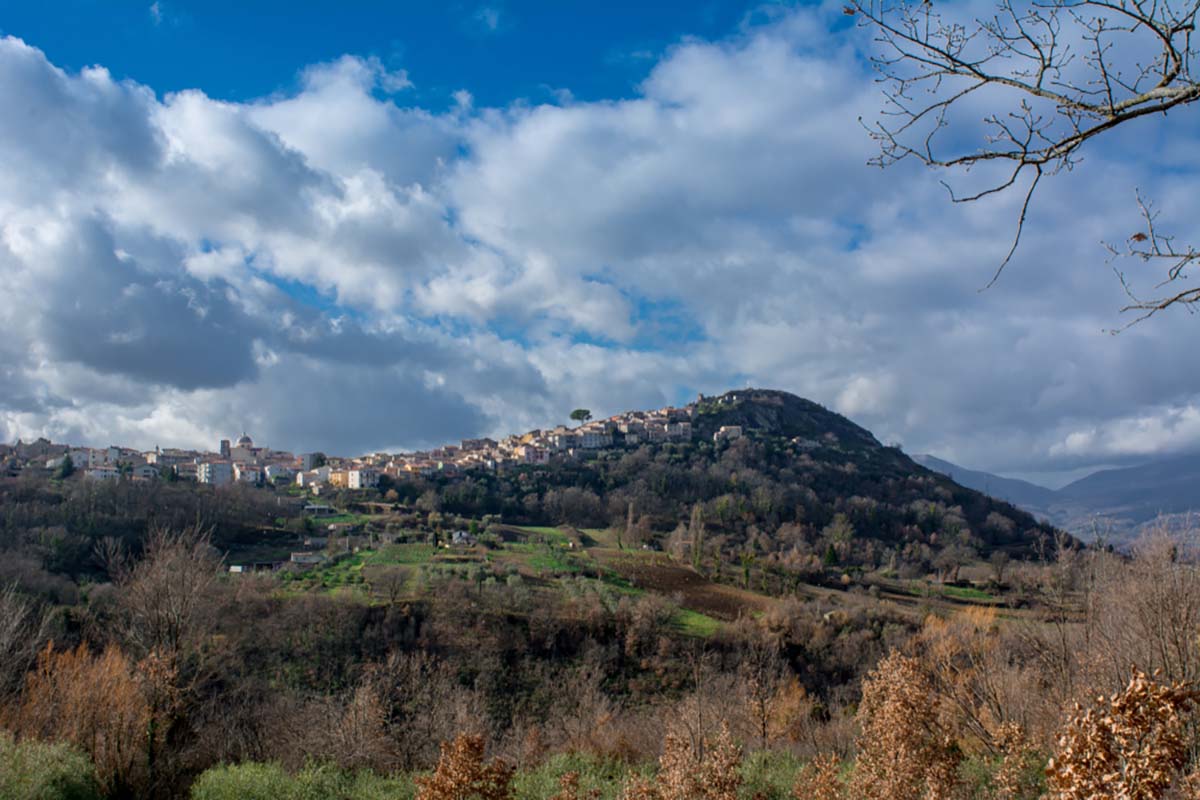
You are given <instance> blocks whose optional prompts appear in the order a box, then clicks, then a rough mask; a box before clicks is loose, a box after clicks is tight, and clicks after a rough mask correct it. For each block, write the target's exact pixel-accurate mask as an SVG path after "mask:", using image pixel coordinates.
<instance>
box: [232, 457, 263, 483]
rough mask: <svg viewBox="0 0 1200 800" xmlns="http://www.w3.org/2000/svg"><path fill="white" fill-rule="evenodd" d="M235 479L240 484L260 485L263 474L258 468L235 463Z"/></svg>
mask: <svg viewBox="0 0 1200 800" xmlns="http://www.w3.org/2000/svg"><path fill="white" fill-rule="evenodd" d="M233 477H234V480H236V481H237V482H238V483H258V482H259V481H260V480H261V479H262V472H261V471H260V470H259V469H258V467H255V466H251V465H249V464H239V463H237V462H234V464H233Z"/></svg>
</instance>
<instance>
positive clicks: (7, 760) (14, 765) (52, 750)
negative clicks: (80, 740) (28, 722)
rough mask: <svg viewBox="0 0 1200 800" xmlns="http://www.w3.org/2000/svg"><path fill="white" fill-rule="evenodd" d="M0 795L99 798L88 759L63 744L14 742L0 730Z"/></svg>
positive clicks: (34, 799)
mask: <svg viewBox="0 0 1200 800" xmlns="http://www.w3.org/2000/svg"><path fill="white" fill-rule="evenodd" d="M0 797H3V798H4V799H5V800H100V798H101V794H100V790H99V787H98V785H97V783H96V780H95V777H94V774H93V771H92V764H91V761H89V760H88V757H87V756H86V755H85V754H84V753H82V752H81V751H79V750H77V749H75V748H73V747H71V746H70V745H67V744H63V743H50V742H42V741H38V740H36V739H32V740H30V739H27V740H23V741H19V742H18V741H16V740H15V739H14V738H13V736H12V735H11V734H9V733H6V732H4V731H2V730H0Z"/></svg>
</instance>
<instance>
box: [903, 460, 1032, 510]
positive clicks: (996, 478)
mask: <svg viewBox="0 0 1200 800" xmlns="http://www.w3.org/2000/svg"><path fill="white" fill-rule="evenodd" d="M912 458H913V461H916V462H917V463H918V464H920V465H921V466H924V467H928V468H929V469H931V470H933V471H935V472H940V473H942V474H943V475H946V476H948V477H950V478H952V479H953V480H955V481H956V482H958V483H961V484H962V485H963V486H967V487H969V488H971V489H975V490H977V491H980V492H983V493H984V494H987V495H991V496H992V497H996V498H999V499H1000V500H1005V501H1007V502H1009V503H1012V504H1013V505H1015V506H1019V507H1021V508H1024V509H1026V510H1030V509H1041V508H1045V507H1046V506H1048V505H1049V504H1050V503H1052V502H1053V500H1054V497H1055V492H1054V490H1053V489H1047V488H1046V487H1045V486H1038V485H1037V484H1035V483H1030V482H1029V481H1023V480H1020V479H1017V478H1005V477H1003V476H1000V475H993V474H992V473H990V472H984V471H982V470H975V469H967V468H966V467H960V466H958V465H957V464H951V463H950V462H949V461H943V460H942V459H940V458H938V457H937V456H932V455H928V454H921V455H915V456H913V457H912Z"/></svg>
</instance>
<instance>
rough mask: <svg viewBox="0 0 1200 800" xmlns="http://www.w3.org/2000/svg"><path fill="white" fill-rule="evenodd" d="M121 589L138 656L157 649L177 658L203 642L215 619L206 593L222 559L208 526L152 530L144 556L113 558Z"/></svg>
mask: <svg viewBox="0 0 1200 800" xmlns="http://www.w3.org/2000/svg"><path fill="white" fill-rule="evenodd" d="M109 569H110V571H111V572H112V573H113V577H114V579H115V582H116V584H117V586H118V589H119V604H120V607H121V611H122V612H123V621H124V633H125V637H126V639H127V641H128V642H129V643H130V644H131V645H132V646H133V647H134V648H135V650H136V651H137V652H138V654H139V655H145V654H149V653H152V652H154V653H158V654H159V655H160V656H161V657H164V658H168V659H170V660H172V661H173V662H176V663H178V661H179V659H180V658H181V657H182V656H184V655H185V654H186V653H187V652H188V651H189V650H192V649H193V648H195V647H196V646H198V644H199V643H200V639H201V638H202V637H203V635H204V633H205V632H206V631H207V630H208V627H209V625H210V624H211V623H212V619H211V618H210V615H209V608H210V606H209V604H208V603H207V599H208V598H207V595H208V592H209V590H210V588H211V587H212V586H213V584H214V583H215V581H216V579H217V575H218V571H219V569H220V560H219V559H218V558H217V557H216V556H215V555H214V553H213V550H212V547H211V546H210V544H209V534H208V531H206V530H204V529H202V528H199V527H190V528H185V529H184V530H181V531H174V530H169V529H166V528H155V529H153V530H151V532H150V534H149V535H148V536H147V538H146V545H145V553H144V556H143V557H142V559H141V560H139V561H137V562H135V563H133V564H129V563H128V562H127V561H120V562H116V561H115V560H114V563H111V564H110V565H109Z"/></svg>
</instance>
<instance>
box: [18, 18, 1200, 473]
mask: <svg viewBox="0 0 1200 800" xmlns="http://www.w3.org/2000/svg"><path fill="white" fill-rule="evenodd" d="M836 11H837V10H836V9H834V13H835V14H836ZM823 13H825V12H822V11H818V10H796V11H788V12H780V13H778V14H775V15H774V16H773V17H772V18H771V19H769V20H767V21H766V22H762V21H759V22H756V23H753V24H751V23H748V24H747V25H746V26H744V27H743V28H741V29H739V30H738V31H734V32H732V33H731V35H730V36H729V37H728V38H726V39H724V40H721V41H714V42H708V41H699V40H688V41H684V42H681V43H679V44H678V45H676V46H674V47H672V48H671V49H669V50H668V51H667V52H665V53H662V54H660V55H659V56H657V59H656V60H653V63H650V64H648V69H647V73H646V76H645V79H644V80H643V82H642V83H641V85H640V87H639V90H638V92H637V94H636V96H634V97H632V98H627V99H621V100H612V101H594V102H580V101H577V100H574V99H570V100H569V101H567V102H560V103H557V104H543V105H530V104H528V103H514V104H512V105H511V106H507V107H500V108H477V107H476V106H475V104H474V102H473V101H472V99H471V97H470V94H469V92H468V90H467V89H469V87H467V89H464V90H463V91H461V92H459V93H457V94H456V95H455V102H454V103H453V104H452V105H451V106H450V107H449V108H448V109H446V110H442V111H437V112H435V111H430V110H428V109H423V108H420V107H417V106H414V105H412V102H411V99H410V97H411V94H412V93H411V92H410V88H411V86H412V80H411V79H410V76H409V75H408V73H406V72H403V71H397V70H394V69H389V68H387V67H385V66H384V65H383V64H382V63H381V62H380V61H378V60H377V59H372V58H359V57H355V56H345V57H342V58H340V59H337V60H334V61H332V62H328V63H323V64H316V65H310V66H308V67H304V68H303V69H302V70H301V71H300V81H299V85H298V88H297V89H296V90H294V91H292V92H288V93H282V94H278V95H273V96H269V97H264V98H260V99H258V100H255V101H251V102H244V103H234V102H228V101H224V100H222V99H220V98H213V97H209V96H207V95H206V94H204V93H203V92H200V91H195V90H193V91H184V92H179V93H175V94H168V95H166V96H163V97H159V96H157V95H156V94H155V93H154V92H153V91H152V89H151V88H150V87H147V86H144V85H141V84H138V83H134V82H129V81H124V82H123V81H116V80H114V79H113V78H112V76H111V75H109V74H108V73H107V72H106V71H105V70H104V69H103V68H99V67H97V68H91V69H88V70H84V71H82V72H79V73H68V72H65V71H63V70H62V69H60V68H58V67H56V66H55V65H53V64H52V63H50V61H49V60H48V59H47V58H46V56H45V55H44V54H43V53H42V52H41V51H39V50H37V49H36V48H34V47H32V46H30V45H28V44H26V43H24V42H21V41H19V40H15V39H11V38H9V39H4V40H0V95H3V96H4V97H5V98H6V99H7V100H9V101H10V102H9V103H8V107H9V108H10V110H12V113H10V114H6V115H5V117H4V119H3V120H0V161H3V163H4V164H5V165H6V169H5V170H3V171H0V280H3V281H4V282H5V285H6V286H8V287H11V290H10V292H9V297H10V302H9V303H7V304H3V305H0V324H3V325H4V326H5V330H6V331H9V332H11V335H10V336H8V337H6V339H5V340H4V341H2V342H0V378H2V379H4V380H5V382H6V386H7V387H8V388H7V391H6V392H4V393H2V394H0V434H3V435H6V436H7V437H9V438H12V437H15V436H18V435H22V436H31V435H36V434H42V433H45V434H50V435H53V436H54V437H55V438H59V439H62V438H71V437H75V438H76V439H77V440H86V441H91V442H98V443H107V441H109V440H121V441H127V442H130V443H133V444H142V445H152V444H155V443H160V444H166V443H176V444H209V443H210V440H212V439H215V438H216V437H217V435H218V434H219V433H221V432H225V433H228V428H229V427H230V426H231V425H233V427H240V426H241V425H243V424H244V425H246V426H247V427H248V428H252V429H253V430H254V431H255V432H256V433H257V435H258V437H259V438H261V439H264V440H266V441H269V442H270V443H271V444H275V445H277V446H286V447H295V448H317V447H320V448H323V449H326V450H331V451H339V452H353V451H358V450H365V449H373V448H376V447H404V446H415V445H421V444H433V443H436V442H437V441H442V440H451V439H454V438H457V437H459V436H468V435H474V434H477V433H481V432H487V433H503V432H507V431H510V430H516V429H522V428H527V427H534V426H542V425H547V424H552V423H554V422H557V421H560V420H561V419H562V416H563V414H564V413H565V411H566V410H569V409H570V408H573V407H576V406H579V405H584V406H587V407H590V408H592V409H593V410H595V411H597V412H599V413H611V412H614V411H617V410H620V409H623V408H627V407H639V406H644V405H654V404H659V403H666V402H677V401H681V400H686V399H687V398H688V397H690V396H691V395H693V394H694V393H695V392H696V391H704V392H714V391H720V390H723V389H726V388H729V387H731V386H742V385H747V384H755V385H762V386H772V387H778V388H783V389H788V390H792V391H796V392H797V393H800V394H803V395H806V396H809V397H811V398H812V399H815V400H817V401H819V402H823V403H825V404H826V405H829V406H830V407H832V408H835V409H836V410H839V411H842V412H843V413H846V414H847V415H849V416H851V417H852V418H854V419H856V420H857V421H859V422H861V423H863V424H866V425H867V426H869V427H871V428H872V429H873V430H875V432H876V433H877V434H878V435H879V436H880V438H883V439H887V440H900V441H902V442H903V443H904V445H905V446H906V447H907V448H908V449H909V450H913V451H917V450H929V451H933V452H937V453H939V454H940V455H943V456H945V457H948V458H951V459H957V460H961V461H962V462H964V463H966V464H968V465H970V466H978V467H984V468H992V469H1007V470H1013V471H1025V470H1028V471H1033V470H1036V469H1041V470H1043V471H1044V470H1046V469H1053V468H1056V467H1062V468H1073V467H1076V466H1078V465H1080V464H1082V463H1086V462H1087V461H1088V460H1089V459H1092V460H1108V461H1111V460H1112V459H1113V458H1114V457H1135V456H1142V455H1146V454H1148V453H1151V452H1159V451H1163V450H1167V449H1171V450H1177V449H1184V448H1187V447H1195V446H1200V425H1196V424H1194V422H1193V421H1192V420H1193V418H1194V416H1195V412H1194V411H1193V410H1192V409H1195V408H1197V407H1200V378H1198V377H1196V376H1195V375H1194V371H1189V370H1183V369H1176V368H1174V366H1175V365H1177V364H1179V363H1186V359H1187V355H1188V353H1187V350H1186V348H1187V337H1188V332H1189V331H1190V328H1189V327H1188V326H1189V321H1188V320H1187V319H1183V318H1175V317H1165V318H1163V319H1162V320H1161V321H1156V322H1154V323H1153V326H1152V327H1151V326H1144V327H1139V328H1135V329H1133V330H1132V331H1130V332H1127V333H1125V334H1122V335H1121V336H1116V337H1113V336H1109V335H1106V334H1105V333H1104V332H1103V331H1104V329H1105V328H1109V327H1113V326H1114V325H1115V324H1117V323H1118V322H1119V320H1118V319H1117V318H1116V315H1115V309H1117V308H1118V307H1119V306H1120V305H1121V295H1120V287H1119V286H1118V285H1117V283H1116V281H1115V280H1114V279H1113V278H1112V277H1111V273H1110V272H1109V271H1108V267H1107V265H1105V264H1104V263H1103V252H1102V250H1101V248H1100V247H1099V246H1098V245H1097V242H1098V241H1100V240H1103V239H1110V240H1111V239H1119V238H1123V237H1121V236H1119V235H1116V236H1114V233H1113V232H1114V231H1117V232H1118V233H1121V232H1124V231H1125V230H1126V228H1127V227H1129V226H1130V225H1134V226H1136V219H1135V218H1134V216H1133V215H1131V213H1130V212H1131V211H1132V203H1131V195H1121V196H1118V195H1114V193H1113V192H1112V186H1113V185H1117V184H1120V185H1128V186H1130V187H1132V186H1134V185H1143V186H1145V187H1147V188H1149V189H1153V190H1158V191H1159V192H1161V194H1160V195H1159V196H1161V197H1163V198H1164V199H1166V200H1167V201H1168V202H1169V214H1168V217H1169V218H1170V220H1171V221H1172V222H1174V223H1176V224H1187V221H1188V220H1189V219H1194V212H1195V210H1196V209H1195V200H1194V193H1192V192H1190V189H1189V188H1188V187H1189V186H1190V185H1191V184H1190V183H1189V181H1191V180H1194V171H1195V169H1196V167H1197V166H1200V164H1198V163H1197V162H1195V161H1194V159H1193V160H1191V161H1188V160H1186V159H1185V160H1181V161H1180V162H1179V164H1178V165H1177V167H1176V171H1175V172H1173V173H1163V172H1162V171H1161V170H1159V169H1157V167H1156V165H1155V164H1154V163H1152V162H1143V161H1139V160H1137V159H1124V158H1119V157H1117V155H1114V154H1112V153H1110V152H1109V151H1105V150H1097V151H1095V152H1093V153H1089V156H1090V157H1091V158H1092V161H1093V163H1090V164H1088V165H1087V167H1088V168H1087V169H1084V170H1080V171H1078V172H1077V173H1075V174H1072V175H1068V176H1062V177H1060V178H1059V179H1056V180H1055V181H1054V182H1053V183H1051V184H1050V185H1049V188H1047V190H1046V191H1045V192H1043V194H1042V195H1040V196H1039V198H1038V200H1037V203H1038V206H1037V208H1036V212H1037V219H1036V220H1035V221H1034V222H1033V223H1032V224H1031V225H1030V227H1029V229H1028V230H1027V232H1026V239H1025V244H1024V245H1023V248H1022V251H1021V253H1020V258H1019V259H1018V260H1017V261H1015V262H1014V263H1013V264H1012V265H1011V266H1010V268H1009V270H1008V272H1007V274H1006V275H1005V276H1004V278H1003V279H1002V280H1001V281H1000V283H999V284H998V285H997V286H996V287H995V288H993V289H990V290H988V291H986V292H982V293H981V292H979V291H978V290H979V289H980V288H981V287H982V286H983V284H984V283H985V282H986V281H987V279H988V278H989V277H990V274H991V273H990V270H991V269H992V268H993V267H994V265H995V263H996V259H997V258H999V257H1000V256H1001V254H1002V253H1003V252H1004V249H1005V247H1006V245H1007V243H1008V237H1009V236H1011V233H1012V230H1011V222H1012V221H1013V220H1015V208H1014V207H1013V206H1012V203H1013V202H1014V201H1013V200H1011V199H1007V198H999V199H998V200H996V201H995V202H993V203H991V204H988V205H979V206H951V205H950V204H949V203H947V201H946V198H945V196H944V192H943V190H942V189H941V187H940V186H938V185H937V183H936V181H935V180H934V178H933V176H930V175H927V174H924V173H922V172H919V171H916V170H913V169H910V168H909V167H907V166H901V167H898V168H896V169H893V170H889V171H885V172H880V171H877V170H872V169H869V168H867V167H866V166H865V162H866V160H867V158H868V157H869V155H870V154H871V143H870V141H869V140H868V139H867V137H866V136H865V135H864V134H863V133H862V131H861V128H860V127H859V125H858V123H857V118H858V117H859V116H860V115H869V114H871V113H873V111H874V110H875V109H876V108H877V107H878V104H879V97H878V94H877V87H876V85H875V84H874V83H873V82H872V80H871V75H870V73H869V71H868V69H867V67H866V66H865V63H864V59H863V57H862V52H861V50H860V49H858V48H860V47H864V46H867V43H865V42H864V41H862V40H861V39H858V38H857V37H856V35H855V34H853V33H846V34H837V35H832V34H830V33H829V29H828V24H829V20H828V19H826V18H825V17H823V16H822V14H823ZM498 22H499V19H498V18H497V23H498ZM418 78H419V76H418ZM1156 124H1157V125H1161V123H1150V124H1149V125H1150V127H1148V128H1147V131H1150V132H1154V131H1157V130H1158V128H1155V127H1153V126H1154V125H1156ZM1194 133H1195V132H1194V131H1192V132H1191V134H1189V135H1191V136H1193V138H1194ZM1118 144H1119V143H1118ZM10 167H11V168H10Z"/></svg>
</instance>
